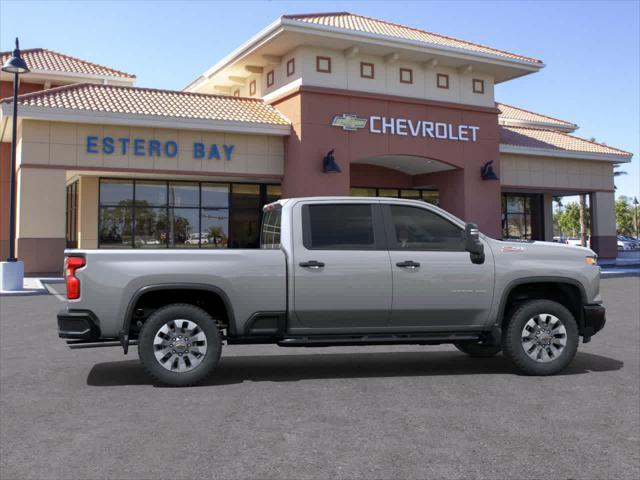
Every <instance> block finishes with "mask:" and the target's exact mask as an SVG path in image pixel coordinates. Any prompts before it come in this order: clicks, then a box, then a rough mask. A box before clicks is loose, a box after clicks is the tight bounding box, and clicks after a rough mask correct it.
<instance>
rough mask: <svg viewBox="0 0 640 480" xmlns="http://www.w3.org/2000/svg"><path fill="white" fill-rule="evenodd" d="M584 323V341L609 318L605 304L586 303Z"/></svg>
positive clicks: (600, 328) (597, 330)
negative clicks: (606, 314)
mask: <svg viewBox="0 0 640 480" xmlns="http://www.w3.org/2000/svg"><path fill="white" fill-rule="evenodd" d="M583 319H584V325H583V327H582V332H581V333H582V337H583V341H584V342H588V341H589V340H590V339H591V337H592V336H593V335H595V334H596V333H598V332H599V331H600V330H602V328H603V327H604V324H605V323H606V321H607V319H606V316H605V308H604V306H603V305H600V304H595V305H585V306H584V307H583Z"/></svg>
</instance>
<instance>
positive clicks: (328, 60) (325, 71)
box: [316, 55, 331, 73]
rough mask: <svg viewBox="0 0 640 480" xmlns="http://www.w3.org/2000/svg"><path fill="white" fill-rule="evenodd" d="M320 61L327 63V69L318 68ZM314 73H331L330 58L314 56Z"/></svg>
mask: <svg viewBox="0 0 640 480" xmlns="http://www.w3.org/2000/svg"><path fill="white" fill-rule="evenodd" d="M322 60H326V61H327V68H326V69H323V68H320V62H321V61H322ZM316 72H318V73H331V57H323V56H322V55H317V56H316Z"/></svg>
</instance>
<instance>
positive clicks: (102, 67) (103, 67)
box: [0, 48, 136, 78]
mask: <svg viewBox="0 0 640 480" xmlns="http://www.w3.org/2000/svg"><path fill="white" fill-rule="evenodd" d="M34 52H49V53H52V54H54V55H58V56H60V57H64V58H68V59H70V60H74V61H76V62H80V63H84V64H87V65H91V66H93V67H97V68H100V69H104V70H108V71H111V72H115V73H118V74H120V75H122V76H124V77H126V78H136V76H135V75H133V74H131V73H127V72H124V71H122V70H118V69H117V68H112V67H107V66H106V65H102V64H100V63H96V62H92V61H90V60H85V59H83V58H79V57H74V56H73V55H69V54H67V53H61V52H58V51H56V50H51V49H49V48H25V49H22V50H20V53H22V54H23V55H24V54H29V53H34ZM11 53H12V50H8V51H4V52H0V56H3V55H10V54H11ZM98 76H100V75H99V74H98Z"/></svg>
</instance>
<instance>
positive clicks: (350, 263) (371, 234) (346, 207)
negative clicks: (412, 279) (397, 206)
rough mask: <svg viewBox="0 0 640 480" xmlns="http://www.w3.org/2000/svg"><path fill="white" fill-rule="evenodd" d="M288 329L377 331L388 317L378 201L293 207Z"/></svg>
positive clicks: (386, 257)
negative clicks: (295, 220) (298, 222)
mask: <svg viewBox="0 0 640 480" xmlns="http://www.w3.org/2000/svg"><path fill="white" fill-rule="evenodd" d="M293 214H294V217H293V218H302V222H301V225H298V226H297V227H294V251H293V255H294V258H293V262H292V268H293V289H294V292H293V303H294V305H293V307H294V308H293V315H291V316H290V324H289V331H290V333H343V332H346V331H348V332H356V331H357V332H371V331H376V330H380V328H381V327H384V326H386V325H387V322H388V320H389V315H390V310H391V301H392V291H391V266H390V263H389V252H388V251H387V249H386V245H385V239H384V235H385V233H384V226H383V220H382V214H381V211H380V205H379V204H378V203H371V202H349V203H342V204H341V203H330V202H318V203H314V204H303V205H299V206H297V207H296V209H295V211H294V212H293Z"/></svg>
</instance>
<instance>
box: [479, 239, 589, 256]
mask: <svg viewBox="0 0 640 480" xmlns="http://www.w3.org/2000/svg"><path fill="white" fill-rule="evenodd" d="M492 248H494V249H495V250H494V251H497V252H502V253H515V252H523V253H530V254H534V255H536V256H539V257H551V258H557V257H565V258H566V257H580V258H584V257H589V256H596V253H595V252H594V251H593V250H591V249H590V248H586V247H578V246H573V245H567V244H566V243H557V242H540V241H537V240H536V241H532V242H518V241H508V240H507V241H504V240H493V243H492Z"/></svg>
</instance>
